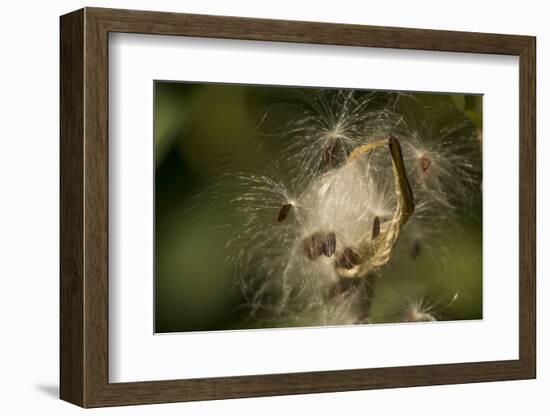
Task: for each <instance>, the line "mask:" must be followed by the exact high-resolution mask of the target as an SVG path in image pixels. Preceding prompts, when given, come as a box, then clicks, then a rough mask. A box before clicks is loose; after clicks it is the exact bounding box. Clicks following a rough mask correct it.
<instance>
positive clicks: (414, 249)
mask: <svg viewBox="0 0 550 416" xmlns="http://www.w3.org/2000/svg"><path fill="white" fill-rule="evenodd" d="M409 254H410V255H411V258H412V259H413V261H414V260H416V258H417V257H418V256H419V255H420V241H418V240H414V242H413V243H412V245H411V249H410V251H409Z"/></svg>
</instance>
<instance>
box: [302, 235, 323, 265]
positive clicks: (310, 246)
mask: <svg viewBox="0 0 550 416" xmlns="http://www.w3.org/2000/svg"><path fill="white" fill-rule="evenodd" d="M302 246H303V250H304V255H305V256H306V257H307V258H308V259H310V260H315V259H316V258H317V257H319V256H320V255H321V254H323V253H324V251H325V243H324V237H323V234H321V233H314V234H312V235H310V236H309V237H306V238H304V241H303V243H302Z"/></svg>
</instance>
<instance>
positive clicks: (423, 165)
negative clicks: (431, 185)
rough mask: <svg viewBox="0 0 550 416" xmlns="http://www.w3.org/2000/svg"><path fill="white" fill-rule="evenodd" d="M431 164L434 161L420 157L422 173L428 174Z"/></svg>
mask: <svg viewBox="0 0 550 416" xmlns="http://www.w3.org/2000/svg"><path fill="white" fill-rule="evenodd" d="M431 164H432V160H431V159H430V158H429V157H428V156H426V155H422V156H420V167H421V168H422V172H427V171H428V169H429V168H430V165H431Z"/></svg>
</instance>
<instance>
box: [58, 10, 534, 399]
mask: <svg viewBox="0 0 550 416" xmlns="http://www.w3.org/2000/svg"><path fill="white" fill-rule="evenodd" d="M535 49H536V47H535V38H534V37H529V36H517V35H499V34H485V33H466V32H451V31H435V30H421V29H403V28H389V27H374V26H360V25H341V24H326V23H314V22H295V21H281V20H265V19H250V18H239V17H225V16H204V15H188V14H175V13H159V12H145V11H128V10H113V9H99V8H85V9H82V10H78V11H75V12H72V13H70V14H67V15H65V16H62V17H61V51H60V52H61V306H60V322H61V352H60V354H61V369H60V371H61V388H60V395H61V398H62V399H63V400H66V401H69V402H71V403H74V404H77V405H80V406H82V407H101V406H114V405H128V404H146V403H162V402H176V401H189V400H209V399H222V398H236V397H254V396H266V395H283V394H298V393H315V392H335V391H349V390H361V389H375V388H396V387H408V386H421V385H435V384H453V383H469V382H483V381H499V380H515V379H528V378H534V377H535V375H536V360H535V357H536V334H535V310H536V308H535V280H536V279H535V241H536V238H535V219H536V212H535V199H536V195H535V160H536V157H535V156H536V151H535V103H536V97H535Z"/></svg>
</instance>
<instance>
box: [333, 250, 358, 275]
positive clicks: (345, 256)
mask: <svg viewBox="0 0 550 416" xmlns="http://www.w3.org/2000/svg"><path fill="white" fill-rule="evenodd" d="M359 262H360V261H359V255H358V254H357V253H356V252H355V251H354V250H353V249H352V248H351V247H346V248H344V250H342V251H341V252H340V253H338V256H337V257H336V266H337V267H343V268H344V269H348V270H349V269H351V268H353V266H356V265H358V264H359Z"/></svg>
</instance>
